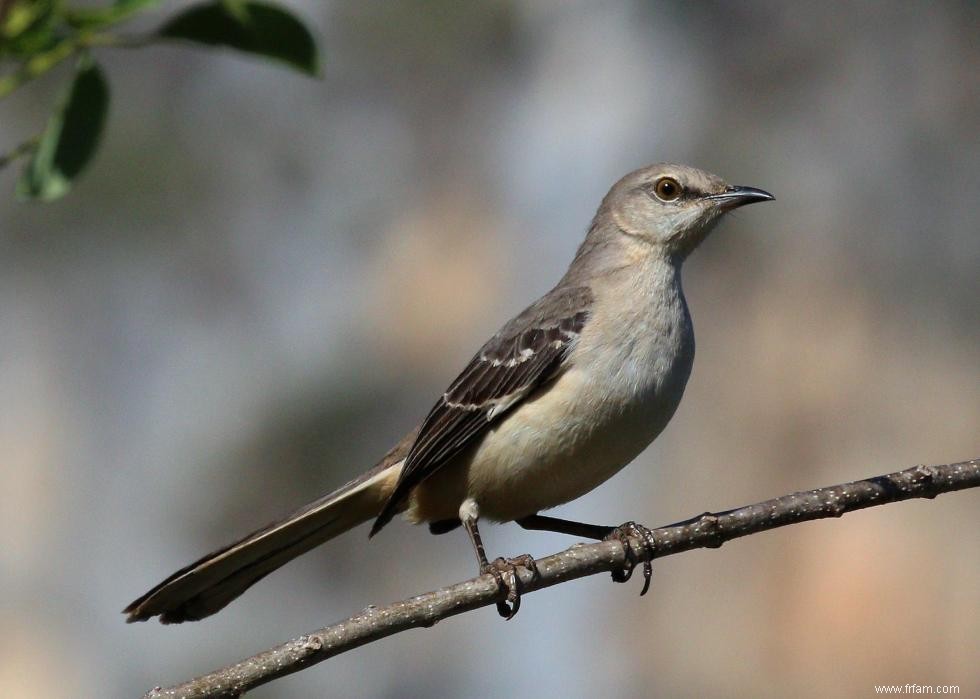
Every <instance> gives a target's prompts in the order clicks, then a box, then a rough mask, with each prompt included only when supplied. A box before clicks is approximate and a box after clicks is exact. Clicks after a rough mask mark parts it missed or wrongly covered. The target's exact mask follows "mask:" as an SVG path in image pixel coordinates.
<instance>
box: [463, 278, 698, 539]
mask: <svg viewBox="0 0 980 699" xmlns="http://www.w3.org/2000/svg"><path fill="white" fill-rule="evenodd" d="M650 267H651V269H650V270H649V273H648V274H642V275H637V274H635V271H634V273H630V274H628V275H623V277H624V280H625V281H621V280H618V279H615V278H611V279H608V280H604V281H605V283H607V284H608V285H610V286H612V285H616V284H630V285H629V286H628V287H626V288H609V287H607V288H602V289H597V290H596V291H597V293H596V297H597V302H596V304H595V305H594V307H593V309H592V312H591V314H590V318H589V321H588V322H587V323H586V325H585V328H584V329H583V332H582V336H581V337H580V338H579V340H578V341H577V343H576V344H575V346H574V347H573V349H572V350H571V354H570V356H569V361H568V362H567V366H568V369H567V370H566V371H565V372H564V373H563V374H562V375H561V376H560V377H559V378H558V379H557V380H556V381H555V382H554V383H553V384H552V385H551V386H549V387H547V388H546V389H545V390H542V391H540V392H539V393H538V394H537V395H535V396H533V397H532V398H531V399H530V400H527V401H525V402H524V403H523V404H521V405H520V406H519V407H517V408H516V409H515V410H514V411H513V412H512V413H511V414H509V415H508V416H506V417H505V418H504V419H503V420H501V421H500V423H499V424H498V425H496V426H495V428H494V429H492V431H491V432H490V433H489V434H488V435H487V436H486V438H485V439H484V440H483V441H482V443H481V444H480V446H479V447H478V448H477V450H476V451H475V452H474V453H473V456H472V461H471V462H470V467H469V469H468V477H467V481H468V482H467V490H468V493H467V495H468V496H469V497H473V498H475V499H476V501H477V502H478V503H479V505H480V509H481V512H482V514H483V515H484V516H486V517H489V518H491V519H496V520H501V521H508V520H511V519H516V518H519V517H523V516H526V515H529V514H532V513H534V512H538V511H540V510H543V509H546V508H549V507H554V506H556V505H559V504H562V503H564V502H568V501H569V500H573V499H575V498H577V497H579V496H580V495H583V494H584V493H587V492H588V491H590V490H592V489H593V488H595V487H596V486H597V485H599V484H600V483H602V482H603V481H605V480H606V479H608V478H609V477H611V476H612V475H613V474H615V473H616V472H617V471H619V470H620V469H621V468H622V467H623V466H625V465H626V464H627V463H629V462H630V461H632V460H633V459H634V458H635V457H636V456H637V455H638V454H639V453H640V452H641V451H643V449H645V448H646V447H647V445H649V444H650V442H652V441H653V440H654V439H655V438H656V437H657V435H659V434H660V432H661V431H662V430H663V429H664V427H665V426H666V425H667V422H668V421H669V420H670V418H671V416H672V415H673V414H674V411H675V410H676V408H677V405H678V403H679V402H680V399H681V396H682V394H683V392H684V386H685V384H686V383H687V378H688V376H689V375H690V372H691V366H692V362H693V359H694V335H693V330H692V326H691V320H690V316H689V314H688V312H687V306H686V304H685V301H684V296H683V292H682V291H681V286H680V277H679V271H678V270H676V269H675V268H674V267H673V266H671V265H669V264H668V263H666V262H663V261H660V262H657V263H656V264H651V265H650ZM610 292H612V293H610Z"/></svg>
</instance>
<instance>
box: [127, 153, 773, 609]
mask: <svg viewBox="0 0 980 699" xmlns="http://www.w3.org/2000/svg"><path fill="white" fill-rule="evenodd" d="M771 199H773V196H772V195H771V194H769V193H768V192H764V191H762V190H760V189H755V188H753V187H737V186H731V185H728V184H726V183H725V182H724V181H723V180H722V179H721V178H719V177H717V176H715V175H712V174H709V173H707V172H703V171H701V170H698V169H695V168H693V167H689V166H686V165H676V164H671V163H660V164H657V165H651V166H649V167H645V168H643V169H640V170H636V171H635V172H631V173H630V174H628V175H626V176H625V177H623V178H622V179H621V180H620V181H619V182H617V183H616V184H615V185H614V186H613V187H612V189H611V190H610V191H609V193H608V194H607V195H606V197H605V199H603V201H602V204H601V205H600V207H599V210H598V212H597V213H596V215H595V218H594V219H593V221H592V225H591V226H590V227H589V231H588V234H587V235H586V237H585V241H584V242H583V243H582V245H581V246H580V247H579V249H578V252H577V253H576V255H575V259H574V260H572V264H571V266H570V267H569V269H568V271H567V272H566V273H565V276H564V277H562V279H561V280H560V281H559V282H558V284H557V285H556V286H555V287H554V288H553V289H552V290H551V291H549V292H548V293H547V294H545V295H544V296H542V297H541V298H540V299H538V300H537V301H535V302H534V303H533V304H531V306H529V307H528V308H527V309H526V310H525V311H524V312H523V313H521V314H520V315H518V316H517V317H515V318H514V319H512V320H511V321H510V322H508V323H507V324H505V325H504V326H503V328H501V329H500V331H499V332H498V333H497V334H496V335H494V336H493V337H492V338H491V339H490V340H489V341H488V342H487V343H486V344H485V345H484V346H483V347H482V348H481V349H480V351H479V352H477V353H476V355H475V356H474V357H473V359H472V360H470V362H469V364H468V365H467V366H466V368H465V369H463V371H462V373H461V374H460V375H459V376H458V377H457V378H456V380H455V381H453V382H452V384H450V386H449V388H448V389H447V390H446V392H445V393H444V394H443V395H442V397H441V398H439V400H438V401H437V402H436V404H435V406H434V407H433V408H432V410H431V411H430V412H429V414H428V416H427V417H426V418H425V420H424V421H423V422H422V424H421V425H420V426H419V427H418V428H416V429H415V430H413V431H412V432H410V433H409V434H408V435H406V436H405V438H404V439H402V440H401V441H400V442H399V443H398V444H397V445H396V446H395V447H394V448H393V449H392V450H391V451H389V452H388V454H386V455H385V457H384V458H383V459H381V461H380V462H379V463H378V464H377V465H376V466H375V467H374V468H372V469H371V470H369V471H368V472H366V473H364V474H363V475H361V476H359V477H358V478H355V479H354V480H352V481H351V482H350V483H347V484H346V485H344V486H343V487H341V488H339V489H338V490H335V491H334V492H332V493H330V494H329V495H326V496H324V497H322V498H320V499H319V500H316V501H314V502H312V503H310V504H308V505H306V506H304V507H302V508H300V509H299V510H297V511H295V512H293V513H292V514H290V515H289V516H287V517H286V518H285V519H282V520H280V521H277V522H273V523H272V524H269V525H267V526H265V527H263V528H262V529H259V530H258V531H255V532H253V533H251V534H249V535H248V536H246V537H244V538H242V539H240V540H238V541H236V542H235V543H233V544H230V545H228V546H225V547H224V548H221V549H218V550H217V551H215V552H214V553H210V554H208V555H207V556H205V557H203V558H201V559H200V560H198V561H195V562H194V563H192V564H190V565H189V566H187V567H185V568H182V569H181V570H179V571H177V572H176V573H174V574H173V575H171V576H170V577H169V578H167V579H166V580H164V581H163V582H161V583H160V584H159V585H157V586H156V587H154V588H153V589H151V590H150V591H149V592H147V593H146V594H144V595H142V596H141V597H139V598H138V599H137V600H135V601H134V602H132V603H131V604H130V605H129V606H128V607H126V609H125V610H124V613H125V614H127V615H128V617H127V621H144V620H146V619H149V618H151V617H154V616H159V617H160V621H161V622H163V623H165V624H166V623H178V622H183V621H189V620H196V619H202V618H204V617H206V616H209V615H211V614H214V613H215V612H217V611H218V610H220V609H221V608H223V607H224V606H225V605H226V604H228V603H229V602H230V601H231V600H233V599H235V598H236V597H238V596H239V595H241V594H242V593H243V592H244V591H245V590H246V589H247V588H248V587H250V586H251V585H253V584H254V583H255V582H257V581H258V580H260V579H261V578H263V577H265V576H266V575H268V574H269V573H270V572H272V571H273V570H275V569H277V568H279V567H280V566H282V565H284V564H285V563H287V562H288V561H290V560H292V559H293V558H295V557H296V556H299V555H300V554H303V553H305V552H307V551H309V550H310V549H312V548H313V547H315V546H318V545H320V544H322V543H323V542H325V541H327V540H329V539H332V538H334V537H335V536H338V535H339V534H342V533H343V532H345V531H347V530H349V529H352V528H353V527H356V526H357V525H359V524H361V523H363V522H366V521H368V520H370V519H372V518H373V519H374V526H373V527H372V529H371V536H373V535H374V534H377V533H378V531H380V529H381V528H382V527H384V526H385V524H387V523H388V522H389V521H391V519H392V518H393V517H394V516H395V515H396V514H399V513H403V512H404V513H405V514H406V516H407V518H408V519H409V520H410V521H412V522H415V523H421V522H427V523H428V524H429V529H430V531H432V532H433V533H436V534H441V533H444V532H447V531H450V530H452V529H455V528H456V527H458V526H460V525H462V526H463V527H464V528H465V530H466V531H467V533H468V534H469V537H470V540H471V542H472V544H473V547H474V550H475V552H476V555H477V559H478V561H479V566H480V571H481V572H482V573H491V574H493V575H494V577H495V578H496V579H497V582H498V584H500V585H501V586H502V588H505V589H506V590H507V599H508V602H501V603H499V604H498V610H499V611H500V613H501V614H502V615H504V616H507V617H510V616H513V614H514V613H516V611H517V607H518V605H519V602H520V597H519V591H518V589H517V588H518V583H517V576H516V575H514V570H515V567H516V566H518V565H524V566H526V567H528V568H530V569H531V570H532V572H534V566H533V558H531V557H530V556H527V555H524V556H519V557H517V558H513V559H503V558H498V559H496V560H495V561H493V562H490V561H488V559H487V556H486V554H485V553H484V549H483V544H482V542H481V540H480V532H479V529H478V527H477V522H478V520H479V519H480V518H483V519H488V520H492V521H497V522H510V521H516V522H517V523H518V524H519V525H521V526H522V527H524V528H526V529H544V530H550V531H557V532H562V533H566V534H573V535H577V536H586V537H592V538H597V539H602V538H609V537H617V538H619V539H620V540H622V541H623V542H624V546H626V547H627V553H628V554H629V555H630V562H629V563H628V564H627V567H626V568H625V569H624V570H623V571H620V572H618V574H616V575H614V576H613V577H614V579H615V580H617V581H620V582H622V581H625V580H626V579H628V578H629V576H630V574H631V572H632V569H633V567H634V565H635V562H636V561H637V556H636V555H635V554H634V553H632V552H631V551H630V550H629V546H628V541H629V537H631V536H632V537H637V538H639V539H640V540H642V541H646V542H647V544H648V545H650V541H651V539H650V535H649V530H647V529H646V528H644V527H641V526H639V525H637V524H635V523H633V522H628V523H626V524H624V525H621V526H619V527H603V526H598V525H589V524H582V523H578V522H571V521H568V520H563V519H558V518H555V517H547V516H544V515H541V514H539V513H540V512H541V511H542V510H546V509H549V508H552V507H555V506H557V505H561V504H563V503H566V502H568V501H570V500H574V499H575V498H577V497H579V496H581V495H584V494H585V493H587V492H589V491H590V490H592V489H593V488H595V487H596V486H598V485H599V484H600V483H602V482H603V481H605V480H606V479H608V478H609V477H611V476H612V475H613V474H615V473H616V472H617V471H619V470H620V469H621V468H623V467H624V466H625V465H626V464H628V463H629V462H630V461H632V460H633V459H634V458H635V457H636V456H637V455H638V454H639V453H640V452H641V451H643V449H645V448H646V446H647V445H648V444H650V442H652V441H653V440H654V439H655V438H656V437H657V435H659V434H660V433H661V431H663V429H664V427H666V425H667V422H668V421H669V420H670V418H671V417H672V416H673V414H674V411H675V410H676V409H677V405H678V403H679V402H680V400H681V396H682V395H683V393H684V386H685V385H686V384H687V379H688V377H689V376H690V374H691V366H692V364H693V361H694V329H693V326H692V325H691V315H690V313H689V312H688V309H687V303H686V301H685V299H684V292H683V289H682V288H681V266H682V264H683V262H684V260H685V259H686V258H687V256H688V255H689V254H690V253H691V251H693V250H694V248H696V247H697V246H698V245H699V244H700V243H701V241H703V240H704V239H705V237H706V236H707V235H708V233H709V232H710V231H711V230H712V228H713V227H714V226H715V224H716V223H717V222H718V220H719V218H721V216H722V214H724V213H725V212H728V211H731V210H732V209H735V208H737V207H739V206H743V205H745V204H752V203H754V202H762V201H769V200H771ZM644 567H645V571H644V572H645V573H646V575H647V584H648V583H649V570H650V569H649V564H648V563H646V564H644ZM645 590H646V586H644V591H645Z"/></svg>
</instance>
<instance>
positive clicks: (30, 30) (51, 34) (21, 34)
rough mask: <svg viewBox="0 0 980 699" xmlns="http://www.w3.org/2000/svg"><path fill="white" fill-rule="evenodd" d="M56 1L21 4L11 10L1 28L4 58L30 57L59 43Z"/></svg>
mask: <svg viewBox="0 0 980 699" xmlns="http://www.w3.org/2000/svg"><path fill="white" fill-rule="evenodd" d="M55 9H56V8H55V2H54V0H31V1H30V2H27V1H26V0H20V1H19V2H14V3H13V5H11V6H10V9H9V11H8V12H7V14H6V17H5V18H4V22H3V24H2V25H0V56H3V55H5V54H9V55H12V56H16V57H18V58H26V57H30V56H32V55H34V54H36V53H40V52H41V51H45V50H47V49H49V48H51V46H52V45H53V44H54V43H55V42H56V40H57V37H56V35H55V30H56V28H57V19H58V18H57V13H56V12H55Z"/></svg>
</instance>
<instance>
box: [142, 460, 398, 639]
mask: <svg viewBox="0 0 980 699" xmlns="http://www.w3.org/2000/svg"><path fill="white" fill-rule="evenodd" d="M396 449H397V447H396ZM394 451H395V450H392V452H394ZM393 455H394V454H393V453H391V454H389V455H388V456H387V457H386V458H385V459H384V460H382V462H381V463H379V464H378V465H377V466H375V467H374V468H373V469H371V470H370V471H368V472H367V473H365V474H364V475H362V476H360V477H359V478H356V479H354V480H353V481H351V482H350V483H348V484H347V485H345V486H343V487H342V488H338V489H337V490H335V491H334V492H332V493H330V494H329V495H326V496H324V497H322V498H320V499H319V500H316V501H314V502H311V503H310V504H309V505H306V506H305V507H302V508H300V509H299V510H296V511H295V512H293V513H292V514H291V515H289V516H288V517H286V518H285V519H282V520H280V521H278V522H273V523H272V524H269V525H267V526H265V527H263V528H262V529H259V530H258V531H255V532H253V533H251V534H249V535H248V536H246V537H244V538H243V539H240V540H238V541H236V542H235V543H233V544H230V545H228V546H225V547H224V548H220V549H218V550H217V551H215V552H213V553H209V554H208V555H207V556H205V557H204V558H202V559H200V560H199V561H195V562H194V563H191V564H190V565H189V566H187V567H186V568H182V569H180V570H178V571H177V572H176V573H174V574H173V575H171V576H170V577H169V578H167V579H166V580H164V581H163V582H161V583H160V584H159V585H157V586H156V587H154V588H153V589H151V590H150V591H149V592H147V593H146V594H144V595H143V596H141V597H140V598H138V599H136V600H134V601H133V602H132V603H130V605H129V606H128V607H126V608H125V609H124V610H123V613H124V614H126V615H127V618H126V621H128V622H132V621H146V620H147V619H150V618H152V617H154V616H159V617H160V621H161V622H162V623H164V624H177V623H180V622H182V621H195V620H197V619H203V618H204V617H206V616H210V615H211V614H214V613H215V612H217V611H218V610H219V609H221V608H222V607H224V606H225V605H226V604H228V603H229V602H231V601H232V600H233V599H235V598H236V597H238V596H239V595H240V594H242V593H243V592H245V590H247V589H248V588H249V587H251V586H252V585H254V584H255V583H256V582H258V581H259V580H261V579H262V578H263V577H265V576H266V575H268V574H269V573H271V572H272V571H274V570H275V569H276V568H278V567H279V566H282V565H285V564H286V563H288V562H289V561H291V560H292V559H294V558H296V557H297V556H299V555H301V554H304V553H306V552H307V551H309V550H310V549H312V548H313V547H315V546H318V545H319V544H322V543H323V542H325V541H328V540H329V539H332V538H334V537H335V536H338V535H340V534H343V533H344V532H345V531H347V530H348V529H352V528H353V527H356V526H357V525H358V524H361V523H362V522H366V521H367V520H369V519H371V518H372V517H376V516H377V515H378V513H379V512H380V511H381V508H382V507H383V506H384V504H385V501H386V500H387V498H388V496H389V495H390V494H391V491H392V490H393V489H394V487H395V483H396V482H397V480H398V475H399V473H401V469H402V464H403V461H402V460H397V461H395V460H394V459H393V458H391V457H392V456H393ZM392 461H394V463H392Z"/></svg>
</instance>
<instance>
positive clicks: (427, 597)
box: [146, 459, 980, 699]
mask: <svg viewBox="0 0 980 699" xmlns="http://www.w3.org/2000/svg"><path fill="white" fill-rule="evenodd" d="M978 486H980V459H973V460H971V461H964V462H961V463H956V464H949V465H943V466H916V467H914V468H910V469H907V470H905V471H899V472H897V473H891V474H888V475H886V476H878V477H876V478H869V479H867V480H861V481H854V482H852V483H845V484H843V485H835V486H831V487H828V488H818V489H817V490H809V491H806V492H801V493H795V494H793V495H784V496H782V497H779V498H775V499H773V500H766V501H765V502H760V503H758V504H755V505H749V506H748V507H741V508H738V509H735V510H729V511H728V512H723V513H719V514H712V513H705V514H703V515H701V516H700V517H695V518H693V519H691V520H689V521H687V522H683V523H680V524H678V525H674V526H670V527H663V528H661V529H656V530H654V532H653V533H654V537H655V540H656V547H655V552H654V554H653V556H652V558H662V557H664V556H670V555H672V554H675V553H681V552H683V551H689V550H691V549H697V548H717V547H719V546H721V545H722V544H723V543H725V542H726V541H729V540H731V539H737V538H739V537H742V536H748V535H749V534H755V533H757V532H762V531H766V530H768V529H775V528H777V527H784V526H786V525H788V524H795V523H797V522H806V521H809V520H814V519H823V518H825V517H840V516H841V515H843V514H844V513H846V512H853V511H854V510H861V509H864V508H866V507H875V506H877V505H884V504H886V503H890V502H899V501H902V500H910V499H913V498H934V497H936V496H937V495H940V494H942V493H949V492H953V491H955V490H964V489H966V488H976V487H978ZM633 548H634V550H635V551H637V552H640V551H643V546H642V542H640V541H639V540H637V541H635V542H633ZM625 563H626V552H625V551H624V548H623V545H622V544H621V543H620V542H619V541H603V542H599V543H592V544H576V545H574V546H572V547H571V548H569V549H567V550H565V551H562V552H561V553H557V554H555V555H553V556H548V557H547V558H542V559H541V560H539V561H537V567H538V572H539V575H538V576H537V577H532V575H531V573H529V572H527V571H525V570H523V569H521V573H520V583H521V589H522V591H523V592H525V593H526V592H533V591H535V590H540V589H542V588H545V587H551V586H552V585H557V584H559V583H563V582H567V581H569V580H575V579H576V578H581V577H585V576H586V575H595V574H596V573H602V572H610V571H613V570H620V569H622V568H623V566H624V564H625ZM502 598H503V594H502V593H501V591H500V589H499V588H498V587H497V584H496V583H495V582H494V579H493V576H491V575H483V576H481V577H478V578H474V579H472V580H467V581H466V582H462V583H457V584H455V585H450V586H449V587H444V588H442V589H441V590H436V591H435V592H428V593H426V594H423V595H419V596H417V597H412V598H410V599H407V600H404V601H402V602H395V603H394V604H390V605H387V606H384V607H374V606H371V607H368V608H367V609H365V610H364V611H362V612H361V613H360V614H357V615H355V616H352V617H350V618H349V619H346V620H345V621H342V622H340V623H337V624H334V625H333V626H328V627H326V628H322V629H320V630H319V631H315V632H313V633H311V634H308V635H306V636H300V637H299V638H296V639H294V640H292V641H289V642H288V643H284V644H283V645H281V646H278V647H276V648H272V649H270V650H267V651H264V652H262V653H259V654H258V655H254V656H252V657H251V658H248V659H246V660H243V661H241V662H239V663H235V664H234V665H229V666H228V667H225V668H222V669H221V670H217V671H215V672H212V673H210V674H208V675H204V676H202V677H198V678H197V679H194V680H190V681H189V682H185V683H184V684H180V685H176V686H174V687H170V688H167V689H161V688H159V687H157V688H156V689H153V690H151V691H150V692H148V693H147V694H146V697H147V698H157V697H183V698H185V699H192V698H200V697H237V696H241V695H242V694H244V693H245V692H246V691H248V690H249V689H252V688H253V687H257V686H259V685H262V684H265V683H266V682H269V681H271V680H274V679H276V678H277V677H282V676H284V675H288V674H291V673H293V672H297V671H298V670H302V669H303V668H305V667H309V666H310V665H313V664H315V663H319V662H321V661H323V660H326V659H327V658H332V657H333V656H335V655H339V654H341V653H344V652H346V651H349V650H352V649H354V648H357V647H358V646H362V645H364V644H366V643H371V642H372V641H376V640H378V639H381V638H384V637H385V636H390V635H392V634H396V633H399V632H400V631H406V630H408V629H413V628H418V627H426V626H432V625H433V624H435V623H436V622H438V621H441V620H442V619H446V618H448V617H451V616H455V615H456V614H462V613H463V612H467V611H470V610H472V609H477V608H479V607H485V606H488V605H491V604H494V603H495V602H497V601H499V600H501V599H502Z"/></svg>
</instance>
